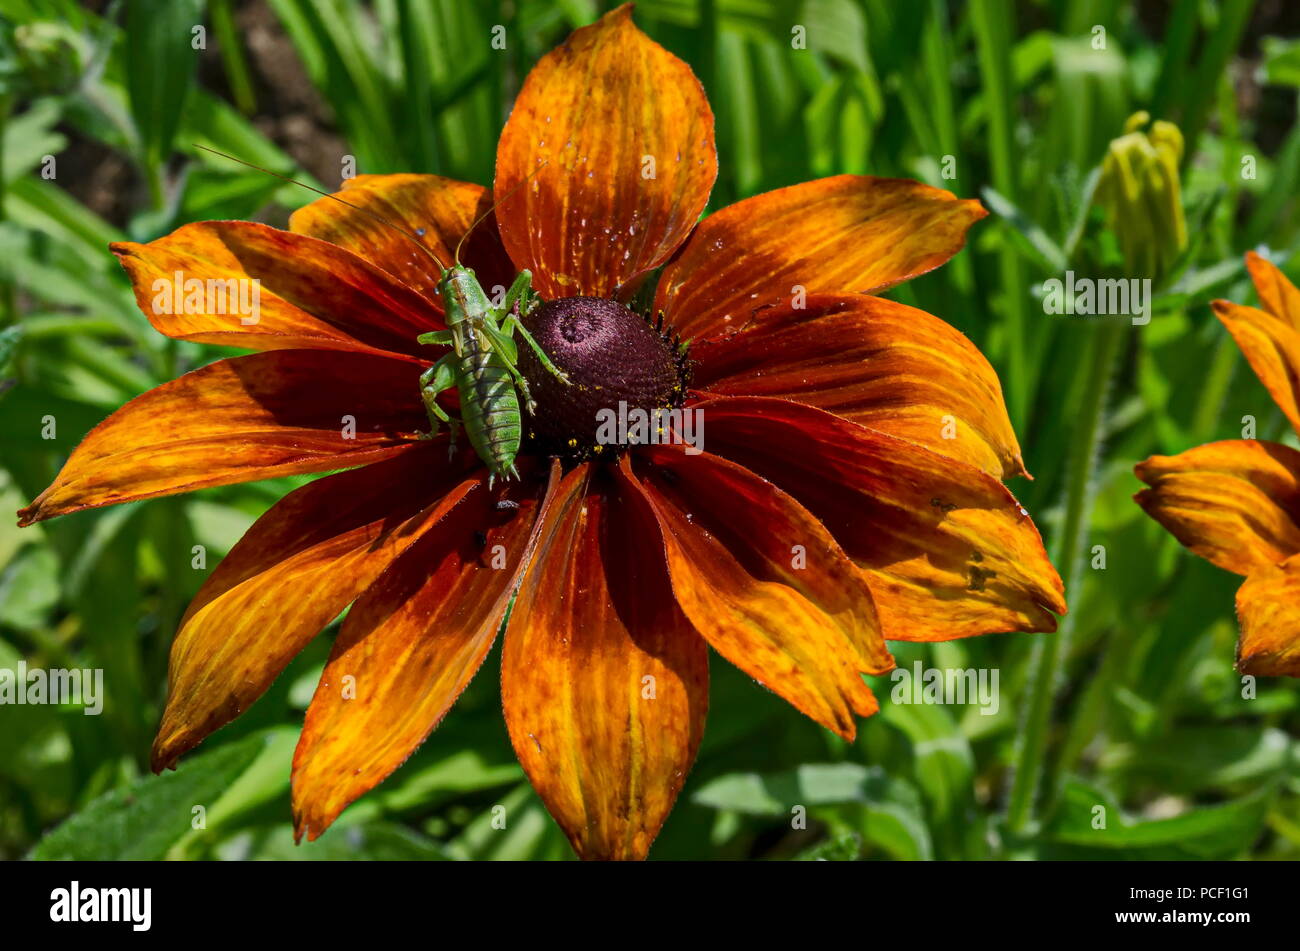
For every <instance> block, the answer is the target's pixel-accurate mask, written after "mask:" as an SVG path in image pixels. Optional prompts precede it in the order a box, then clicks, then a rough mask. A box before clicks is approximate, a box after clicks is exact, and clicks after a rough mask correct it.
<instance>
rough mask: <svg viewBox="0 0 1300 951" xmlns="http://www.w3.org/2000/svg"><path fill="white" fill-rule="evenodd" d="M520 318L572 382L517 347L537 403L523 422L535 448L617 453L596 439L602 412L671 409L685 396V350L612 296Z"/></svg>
mask: <svg viewBox="0 0 1300 951" xmlns="http://www.w3.org/2000/svg"><path fill="white" fill-rule="evenodd" d="M524 323H525V326H526V327H527V329H528V330H529V332H530V333H531V334H532V335H533V337H534V338H535V339H536V340H537V342H538V343H539V344H540V345H541V347H542V349H543V350H545V351H546V353H547V355H548V356H549V357H550V358H551V360H552V361H553V362H554V363H555V365H556V366H557V367H559V368H560V369H561V370H563V371H564V372H565V373H566V374H567V375H568V377H569V381H570V382H569V383H568V384H566V383H563V382H562V381H560V380H558V379H556V378H555V377H554V376H553V375H552V374H550V373H548V372H547V371H546V370H545V369H544V368H543V367H542V366H541V364H540V361H538V360H537V357H536V355H535V354H534V353H533V352H532V350H531V348H529V347H526V346H524V347H521V348H520V352H519V367H520V369H521V370H522V371H523V373H524V376H525V377H526V378H527V379H528V383H529V386H530V387H532V393H533V397H534V399H536V401H537V412H536V413H535V414H534V415H533V416H532V417H531V419H530V425H529V427H528V428H529V437H530V439H531V441H532V443H533V445H534V449H535V450H536V451H540V452H546V453H555V454H558V455H564V456H570V457H574V458H582V459H590V458H600V457H601V456H602V454H609V455H615V454H616V453H617V451H618V450H619V449H620V448H622V447H619V446H610V447H606V446H603V445H600V444H599V443H598V441H597V438H596V431H597V428H598V420H599V418H600V416H599V414H600V413H601V411H602V410H612V411H614V412H618V410H619V406H620V404H623V405H624V406H625V408H626V409H627V410H633V409H643V410H647V411H649V410H654V409H660V408H674V407H680V406H681V405H682V403H683V402H684V400H685V397H686V386H687V382H688V375H689V363H688V360H687V358H686V349H685V347H684V346H683V345H681V344H680V343H678V342H677V341H676V340H675V338H674V337H673V335H672V333H671V332H670V331H668V330H666V329H665V328H662V327H658V326H655V325H653V324H652V323H651V322H650V321H649V320H648V319H647V318H645V317H643V316H641V315H639V314H637V313H635V312H633V311H631V310H629V309H628V308H627V307H624V306H623V305H622V304H619V303H618V302H616V301H612V300H606V299H604V298H598V297H564V298H560V299H559V300H553V301H547V302H546V303H544V304H541V305H540V306H538V307H537V309H536V310H534V311H533V312H532V313H531V314H530V315H529V316H528V318H527V319H526V320H525V321H524Z"/></svg>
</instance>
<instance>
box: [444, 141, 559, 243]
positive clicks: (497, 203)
mask: <svg viewBox="0 0 1300 951" xmlns="http://www.w3.org/2000/svg"><path fill="white" fill-rule="evenodd" d="M550 163H551V160H550V159H543V160H542V164H541V165H539V166H537V167H536V168H535V169H533V170H532V171H531V172H529V173H528V175H527V176H525V177H524V179H523V180H522V181H521V182H520V183H519V184H518V185H516V186H515V187H514V188H512V189H510V191H508V192H506V193H505V194H504V195H502V196H501V197H500V198H498V199H497V200H496V201H494V202H492V207H491V208H489V209H488V210H487V211H485V212H483V214H481V215H479V216H478V218H476V219H475V220H474V223H473V224H472V225H470V226H469V230H468V231H466V232H465V233H464V234H463V235H461V236H460V240H459V241H457V242H456V254H455V259H456V265H457V266H459V265H460V249H461V246H462V245H464V244H465V239H466V238H468V237H469V236H470V235H471V234H473V233H474V229H475V228H477V227H478V226H479V225H481V224H482V223H483V222H484V221H485V220H486V219H487V216H488V215H490V214H492V212H494V211H496V210H497V208H499V207H500V206H501V205H502V204H503V203H504V202H505V200H506V199H507V198H509V197H510V196H511V195H513V194H514V193H515V192H517V191H519V189H521V188H523V187H524V186H525V185H527V184H528V183H529V182H530V181H532V178H533V176H534V175H536V174H537V173H538V172H540V171H541V170H542V169H544V168H546V166H547V165H549V164H550Z"/></svg>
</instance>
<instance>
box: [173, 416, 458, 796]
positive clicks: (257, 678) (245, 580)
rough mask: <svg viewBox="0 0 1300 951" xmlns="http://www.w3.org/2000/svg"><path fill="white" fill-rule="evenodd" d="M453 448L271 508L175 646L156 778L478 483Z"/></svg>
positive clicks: (228, 561) (366, 471) (321, 482)
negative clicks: (452, 459) (452, 455)
mask: <svg viewBox="0 0 1300 951" xmlns="http://www.w3.org/2000/svg"><path fill="white" fill-rule="evenodd" d="M445 459H446V441H445V439H443V440H437V441H435V442H431V443H427V444H424V445H421V446H417V447H413V448H412V449H411V450H410V451H409V452H406V453H404V454H403V455H402V456H399V457H398V458H396V459H391V460H388V461H386V462H380V463H376V464H375V465H373V466H366V467H365V468H363V469H353V470H352V471H350V472H343V473H339V474H338V475H332V476H326V477H325V478H323V479H318V480H317V481H315V482H312V483H310V484H308V485H305V486H303V487H302V488H300V489H297V490H295V491H293V492H291V493H289V494H288V495H286V496H285V497H284V498H283V499H281V500H280V501H279V502H277V503H276V504H275V505H273V506H272V507H271V508H270V509H269V510H268V511H267V512H266V514H264V515H263V516H262V517H261V518H259V519H258V520H257V521H256V522H255V523H253V527H252V528H250V529H249V530H248V532H247V533H246V534H245V535H244V537H243V538H242V539H240V541H239V543H238V544H236V545H235V547H234V548H233V549H231V551H230V554H229V555H227V556H226V558H225V559H224V560H223V561H222V562H221V564H220V565H218V566H217V568H216V570H215V571H213V573H212V575H211V576H210V577H209V578H208V580H207V581H206V582H205V583H204V585H203V587H202V589H200V591H199V593H198V595H197V596H196V597H195V599H194V602H193V603H192V604H191V605H190V607H189V610H188V611H187V612H186V614H185V618H184V619H183V620H182V622H181V629H180V632H179V633H178V634H177V635H176V640H175V641H174V642H173V644H172V651H171V672H170V677H169V679H170V689H169V691H168V696H167V708H166V710H165V711H164V713H163V720H162V725H161V726H160V727H159V728H158V736H157V738H156V739H155V741H154V748H153V767H154V770H155V771H158V770H162V769H164V768H166V767H171V766H174V765H175V763H176V760H177V759H178V758H179V757H180V756H181V754H183V753H185V752H186V751H188V750H190V749H192V748H193V747H194V746H196V745H198V743H199V742H201V741H202V740H203V739H204V737H206V736H207V735H208V734H209V733H211V732H212V731H213V730H215V729H217V728H218V727H220V726H223V725H224V724H226V723H228V722H230V721H231V720H233V719H234V718H235V717H236V716H238V715H239V714H240V713H242V712H243V711H244V710H246V709H247V708H248V706H249V705H250V704H251V703H253V702H254V701H255V700H256V699H257V698H258V697H260V696H261V695H262V694H263V693H264V692H265V690H266V688H267V687H269V686H270V685H271V682H272V681H273V680H274V679H275V678H276V677H277V676H278V675H279V674H280V672H281V671H282V670H283V669H284V668H285V666H286V665H287V664H288V663H289V661H291V660H292V659H293V658H294V657H295V656H296V655H297V654H298V652H299V651H300V650H302V649H303V648H304V647H306V646H307V644H308V643H309V642H310V641H311V640H312V638H314V637H315V636H316V635H317V634H318V633H320V631H321V629H322V628H324V627H325V625H327V624H328V623H329V622H330V621H331V620H333V619H334V618H335V617H337V616H338V614H339V612H340V611H342V610H343V608H345V607H347V605H348V604H349V603H350V602H351V601H352V599H353V598H355V597H356V596H357V595H358V594H360V593H361V592H362V591H364V590H365V589H366V588H367V587H368V586H369V585H370V583H371V582H372V581H374V579H375V578H377V577H378V576H379V574H380V572H382V571H383V570H384V568H385V567H386V566H387V565H389V564H390V563H391V562H392V561H393V559H394V558H396V557H397V556H398V555H400V554H401V553H402V552H403V551H405V550H406V549H407V548H408V547H410V546H411V545H412V544H413V543H414V542H415V541H416V540H417V539H418V538H420V537H421V535H422V534H423V533H424V532H426V531H428V530H429V529H430V528H431V527H432V526H434V525H435V524H437V523H438V522H439V520H440V519H442V518H443V516H444V515H445V513H446V512H447V510H448V509H450V508H452V507H454V506H455V505H456V504H457V502H459V501H460V500H461V499H462V498H463V497H464V496H465V494H466V493H467V492H469V490H470V489H471V488H473V487H474V486H475V485H476V484H477V479H476V477H475V478H468V479H467V478H466V476H465V471H464V470H465V466H463V465H461V466H458V467H456V468H454V469H453V468H451V467H448V466H447V464H446V462H445Z"/></svg>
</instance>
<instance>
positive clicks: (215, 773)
mask: <svg viewBox="0 0 1300 951" xmlns="http://www.w3.org/2000/svg"><path fill="white" fill-rule="evenodd" d="M265 745H266V740H265V738H264V737H262V736H260V735H259V736H251V737H248V738H247V739H245V740H242V741H240V742H239V743H235V744H232V745H229V746H223V747H220V748H218V749H215V750H212V751H211V752H208V753H203V754H201V755H199V756H196V757H194V758H193V759H189V760H186V761H185V762H184V763H182V764H181V766H180V768H179V769H177V770H176V771H175V772H169V773H165V774H163V775H161V776H149V777H146V778H144V779H141V780H138V781H137V782H135V783H132V784H131V785H130V786H128V787H127V788H125V789H115V790H113V791H112V792H110V793H106V794H105V795H103V796H101V797H100V798H98V799H96V800H95V801H94V802H92V803H91V804H90V805H89V806H87V807H86V808H85V809H83V810H82V811H81V812H78V813H77V814H76V815H74V816H72V818H70V819H68V820H67V821H66V822H64V823H63V824H62V825H61V826H59V827H58V828H56V829H55V830H54V831H53V832H51V833H50V834H49V835H47V836H45V838H43V839H41V841H40V842H39V843H38V844H37V846H36V848H34V849H33V850H32V852H31V854H30V855H29V858H33V859H44V860H48V859H82V860H89V861H108V860H121V859H130V860H151V859H161V858H163V857H165V856H166V854H167V850H168V849H170V848H171V846H172V845H173V843H175V842H177V841H179V840H180V839H181V838H182V837H183V836H185V835H187V834H188V833H189V832H190V830H191V822H192V820H193V815H194V813H193V809H194V807H195V806H203V807H205V808H207V807H208V806H211V805H212V804H213V803H214V802H216V801H217V800H218V799H219V798H220V796H221V794H222V793H224V792H225V791H226V788H227V787H228V786H230V784H231V783H233V782H234V781H235V780H236V779H238V778H239V776H240V774H241V773H243V772H244V770H245V769H247V768H248V767H249V765H250V764H251V763H252V762H253V760H255V759H257V757H258V755H259V754H260V753H261V752H262V749H263V747H264V746H265Z"/></svg>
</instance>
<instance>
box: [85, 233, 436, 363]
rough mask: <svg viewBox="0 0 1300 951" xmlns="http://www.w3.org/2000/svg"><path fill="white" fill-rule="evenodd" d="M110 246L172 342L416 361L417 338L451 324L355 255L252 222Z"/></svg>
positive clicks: (152, 319)
mask: <svg viewBox="0 0 1300 951" xmlns="http://www.w3.org/2000/svg"><path fill="white" fill-rule="evenodd" d="M110 247H111V248H112V250H113V253H114V254H116V255H117V256H118V259H119V260H120V261H121V262H122V266H123V267H124V268H126V272H127V274H129V275H130V277H131V283H132V284H133V285H134V287H135V299H136V303H137V304H138V305H139V306H140V309H141V310H142V311H144V315H145V316H146V317H148V318H149V322H150V323H152V324H153V325H154V328H155V329H157V330H158V332H159V333H163V334H166V335H167V336H168V337H177V338H179V339H181V340H197V341H200V342H203V343H219V344H224V345H226V346H230V347H243V348H244V349H246V350H291V349H295V348H298V347H307V348H316V349H322V350H362V351H367V350H368V351H372V352H374V351H391V352H393V353H399V354H417V353H420V352H421V349H422V348H421V347H420V345H419V344H417V343H416V342H415V338H416V337H418V336H419V335H420V334H422V333H425V332H426V331H429V330H438V329H440V328H441V327H442V326H443V322H442V316H441V314H440V313H439V312H438V310H437V309H436V308H433V307H430V306H429V302H428V301H427V300H425V298H424V297H423V296H422V295H420V294H418V293H416V292H415V291H413V290H412V289H411V288H409V287H406V286H405V285H403V284H402V283H401V282H400V281H398V280H397V279H395V278H394V277H393V276H392V275H390V274H389V273H387V272H386V271H381V270H379V269H378V268H377V267H375V266H374V265H372V264H370V263H369V262H367V261H365V260H363V259H362V258H360V257H358V256H357V255H355V254H353V253H352V252H351V251H347V250H344V249H343V248H340V247H336V246H335V245H332V244H330V243H328V242H326V241H319V240H317V239H316V238H309V237H307V236H306V235H301V234H294V233H292V232H290V231H280V230H278V229H276V228H270V227H267V226H266V225H262V224H256V223H255V222H251V221H201V222H199V223H197V224H190V225H184V226H182V227H180V228H178V229H176V230H175V231H173V232H172V233H171V234H169V235H167V236H166V237H164V238H159V239H158V240H157V241H150V242H149V243H148V244H136V243H135V242H131V241H122V242H118V243H116V244H113V245H111V246H110ZM178 275H179V278H178ZM254 281H256V282H257V283H256V284H254V283H253V282H254ZM209 282H212V283H211V284H209ZM209 288H211V290H210V291H209ZM191 294H193V296H192V297H191V296H190V295H191ZM254 294H255V295H256V297H255V298H254ZM178 295H179V297H178ZM254 300H256V308H254V307H253V306H252V304H253V302H254Z"/></svg>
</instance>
